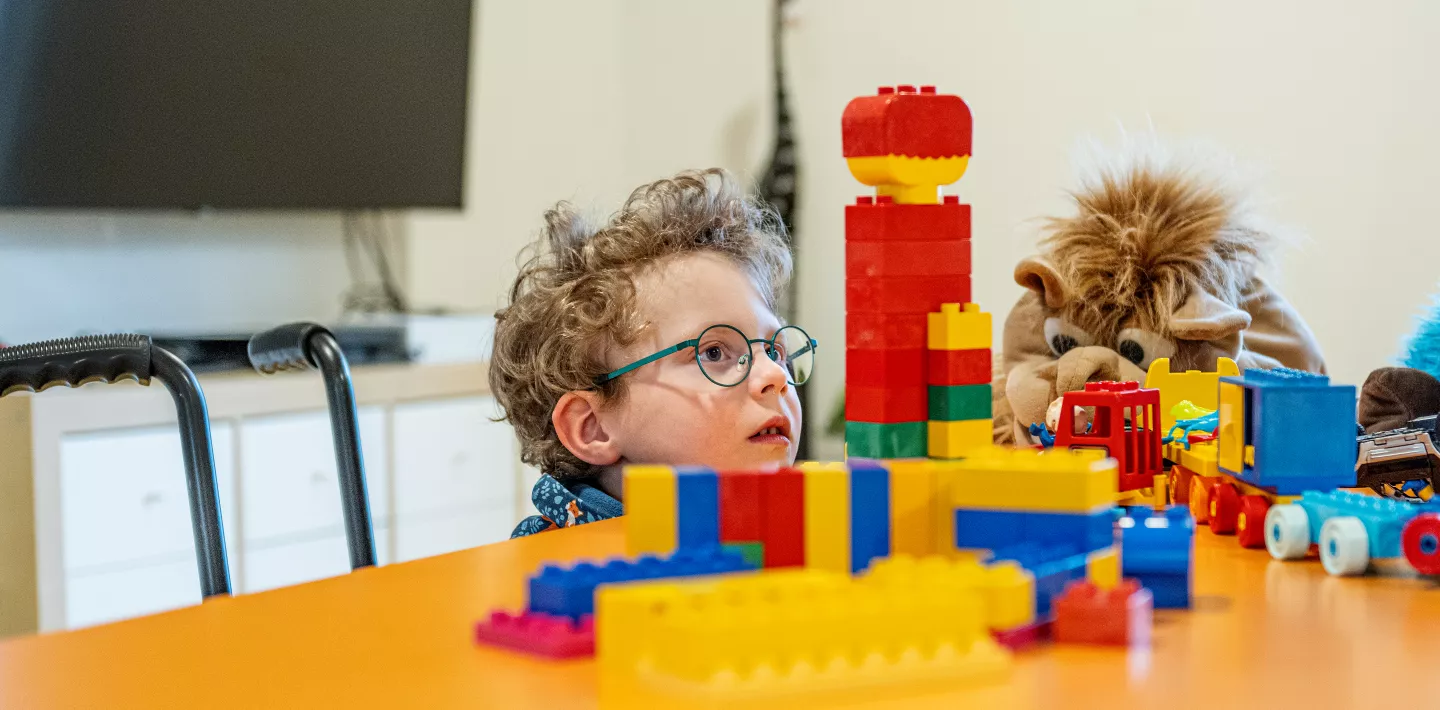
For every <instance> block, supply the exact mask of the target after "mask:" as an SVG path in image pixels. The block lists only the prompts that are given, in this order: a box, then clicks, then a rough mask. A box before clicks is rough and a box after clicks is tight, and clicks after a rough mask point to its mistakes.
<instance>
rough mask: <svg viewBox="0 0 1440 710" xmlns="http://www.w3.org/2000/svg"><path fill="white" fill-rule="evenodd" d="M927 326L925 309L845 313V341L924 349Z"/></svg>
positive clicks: (874, 346)
mask: <svg viewBox="0 0 1440 710" xmlns="http://www.w3.org/2000/svg"><path fill="white" fill-rule="evenodd" d="M928 328H929V320H928V317H927V315H926V314H924V313H846V314H845V343H846V344H847V345H849V346H850V347H852V348H861V349H866V350H924V349H926V348H925V346H926V344H927V343H928V342H929V341H928V335H927V329H928Z"/></svg>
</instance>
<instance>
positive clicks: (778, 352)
mask: <svg viewBox="0 0 1440 710" xmlns="http://www.w3.org/2000/svg"><path fill="white" fill-rule="evenodd" d="M765 354H766V355H769V356H770V360H771V361H772V362H785V360H786V357H785V346H784V345H781V344H779V343H771V344H769V345H766V346H765Z"/></svg>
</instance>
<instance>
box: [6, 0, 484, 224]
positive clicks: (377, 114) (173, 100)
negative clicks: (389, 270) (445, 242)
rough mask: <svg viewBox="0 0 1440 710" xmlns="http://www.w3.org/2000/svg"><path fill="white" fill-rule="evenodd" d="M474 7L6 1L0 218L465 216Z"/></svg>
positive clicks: (402, 0) (448, 3)
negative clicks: (5, 214)
mask: <svg viewBox="0 0 1440 710" xmlns="http://www.w3.org/2000/svg"><path fill="white" fill-rule="evenodd" d="M470 21H471V0H222V1H219V2H211V1H209V0H0V206H4V207H66V208H91V207H94V208H161V209H163V208H181V209H203V208H219V209H224V208H277V209H290V208H296V209H362V208H383V207H458V206H460V204H461V194H462V190H461V187H462V186H461V181H462V176H463V172H464V148H465V123H466V121H465V107H466V89H467V84H468V81H467V79H468V75H469V48H470Z"/></svg>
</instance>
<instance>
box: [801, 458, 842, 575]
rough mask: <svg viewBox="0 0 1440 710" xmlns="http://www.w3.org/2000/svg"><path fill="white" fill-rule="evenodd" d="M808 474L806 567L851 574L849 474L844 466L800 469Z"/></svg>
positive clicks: (812, 465)
mask: <svg viewBox="0 0 1440 710" xmlns="http://www.w3.org/2000/svg"><path fill="white" fill-rule="evenodd" d="M801 470H802V471H804V473H805V566H806V567H807V568H809V569H820V570H830V571H833V572H844V573H846V574H849V573H850V567H851V564H850V472H849V471H848V470H846V468H845V465H844V464H812V463H806V464H803V465H802V466H801Z"/></svg>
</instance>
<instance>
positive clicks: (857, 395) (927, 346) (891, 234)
mask: <svg viewBox="0 0 1440 710" xmlns="http://www.w3.org/2000/svg"><path fill="white" fill-rule="evenodd" d="M841 135H842V141H843V145H844V155H845V162H846V164H847V165H848V166H849V168H850V173H851V174H852V175H854V176H855V178H856V179H857V180H859V181H860V182H862V183H864V184H866V185H871V186H874V187H875V193H876V194H875V195H874V196H864V197H860V198H859V199H857V200H856V202H855V204H853V205H849V206H847V207H846V208H845V342H846V352H845V356H846V366H845V444H846V453H847V455H848V456H852V457H860V458H876V459H895V458H920V457H925V456H930V457H933V458H959V457H962V456H963V455H964V454H965V452H966V451H968V450H971V449H974V448H976V447H980V446H988V445H989V444H990V442H991V429H992V427H991V411H990V375H991V366H990V347H991V322H990V314H989V313H984V312H981V311H980V309H979V307H978V306H976V305H975V304H974V303H971V302H970V296H971V294H970V273H971V262H970V205H966V204H961V203H960V199H959V197H957V196H955V195H945V196H943V197H942V196H941V194H940V188H941V187H942V186H944V185H949V184H950V183H953V182H955V181H957V180H959V179H960V178H961V176H963V175H964V174H965V169H966V167H968V165H969V163H970V144H971V117H970V107H969V106H967V105H966V104H965V102H964V101H963V100H962V99H961V98H960V97H959V96H954V95H947V94H938V93H936V91H935V87H933V86H922V87H920V88H919V90H918V91H917V90H916V88H915V87H914V86H903V85H902V86H897V87H881V88H880V90H879V91H878V92H876V94H875V95H874V96H862V97H860V98H857V99H854V100H852V101H851V102H850V104H849V105H848V106H846V107H845V113H844V115H843V116H842V118H841Z"/></svg>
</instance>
